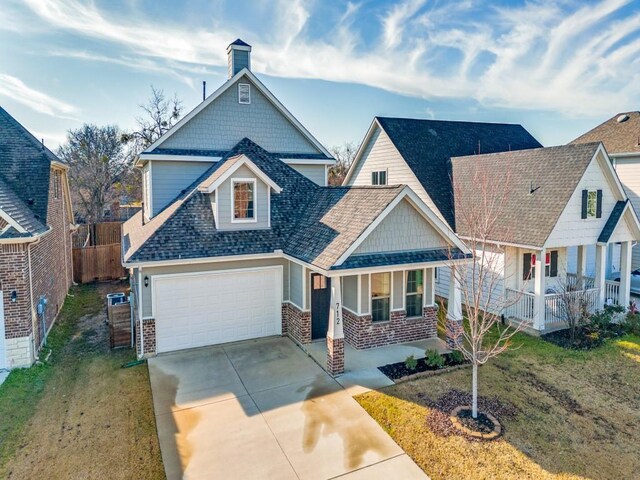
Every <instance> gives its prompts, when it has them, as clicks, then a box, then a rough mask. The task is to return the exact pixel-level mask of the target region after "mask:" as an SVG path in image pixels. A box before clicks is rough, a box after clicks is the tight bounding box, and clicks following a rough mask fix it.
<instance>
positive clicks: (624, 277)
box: [618, 242, 631, 308]
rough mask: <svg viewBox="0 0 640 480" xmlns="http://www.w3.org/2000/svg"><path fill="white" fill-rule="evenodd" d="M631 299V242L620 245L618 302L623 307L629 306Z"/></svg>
mask: <svg viewBox="0 0 640 480" xmlns="http://www.w3.org/2000/svg"><path fill="white" fill-rule="evenodd" d="M630 299H631V242H622V244H621V245H620V293H619V298H618V303H619V304H620V305H621V306H623V307H625V308H626V307H628V306H629V300H630Z"/></svg>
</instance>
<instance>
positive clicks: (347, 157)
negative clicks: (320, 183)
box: [328, 142, 358, 185]
mask: <svg viewBox="0 0 640 480" xmlns="http://www.w3.org/2000/svg"><path fill="white" fill-rule="evenodd" d="M330 150H331V154H332V155H333V156H334V157H335V159H336V164H335V165H334V166H333V167H331V168H329V178H328V182H329V185H342V182H343V181H344V178H345V177H346V175H347V172H348V171H349V167H351V164H352V163H353V160H354V158H355V156H356V152H357V151H358V146H357V145H356V144H355V143H353V142H346V143H344V144H342V145H340V146H335V147H331V149H330Z"/></svg>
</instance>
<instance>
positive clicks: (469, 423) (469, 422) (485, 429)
mask: <svg viewBox="0 0 640 480" xmlns="http://www.w3.org/2000/svg"><path fill="white" fill-rule="evenodd" d="M458 420H460V423H461V424H462V425H464V426H465V427H467V428H468V429H469V430H473V431H475V432H480V433H491V432H493V429H494V427H495V425H494V424H493V420H491V419H490V418H489V417H487V416H486V415H485V414H484V413H482V412H478V418H473V416H472V415H471V410H461V411H460V413H458Z"/></svg>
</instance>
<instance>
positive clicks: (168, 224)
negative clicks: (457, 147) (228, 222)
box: [123, 138, 404, 269]
mask: <svg viewBox="0 0 640 480" xmlns="http://www.w3.org/2000/svg"><path fill="white" fill-rule="evenodd" d="M239 154H244V155H246V156H247V157H248V158H249V159H250V160H251V161H252V162H253V163H254V164H255V165H256V166H257V167H258V168H260V169H261V170H262V171H263V172H264V173H265V174H266V175H268V176H269V177H270V178H271V179H272V180H273V181H274V182H275V183H276V184H278V185H279V186H280V187H281V188H282V192H281V193H279V194H272V195H271V228H269V229H261V230H239V231H219V230H217V229H216V227H215V219H214V216H213V211H212V208H211V203H210V200H209V198H208V197H207V195H206V194H204V193H202V192H200V191H199V190H198V189H197V187H198V185H199V184H200V183H202V182H203V181H205V180H206V179H208V178H210V177H211V176H212V175H214V173H215V172H216V170H218V169H224V168H225V167H224V165H225V163H226V162H227V161H233V159H234V158H236V157H237V155H239ZM403 188H404V187H403V186H401V185H396V186H384V187H321V186H319V185H316V184H315V183H313V182H312V181H311V180H309V179H308V178H307V177H305V176H303V175H301V174H299V173H298V172H296V171H295V170H294V169H292V168H291V167H289V166H288V165H286V164H285V163H283V162H282V161H281V160H279V159H278V158H277V157H275V156H274V155H272V154H270V153H269V152H267V151H265V150H263V149H262V148H260V147H259V146H258V145H256V144H255V143H253V142H252V141H251V140H249V139H246V138H245V139H243V140H242V141H241V142H240V143H239V144H238V145H236V147H234V149H233V150H232V151H230V152H229V153H228V154H227V155H226V156H225V157H224V158H223V159H221V160H220V161H219V162H217V163H216V164H215V165H213V166H212V167H211V168H210V169H208V170H207V171H206V172H205V173H204V174H203V175H202V176H201V177H200V178H199V179H198V180H196V181H195V182H194V183H193V184H192V185H191V186H190V187H189V188H188V189H187V191H186V193H184V194H182V195H180V196H179V197H178V198H176V199H175V201H174V202H173V203H171V204H170V205H169V206H168V207H167V208H166V209H164V210H163V211H162V212H160V213H159V214H158V215H157V216H156V217H154V218H153V219H152V220H151V221H150V222H148V223H147V224H146V225H143V224H142V212H139V213H137V214H136V215H135V216H134V217H132V218H131V219H130V220H129V221H127V222H126V223H125V224H124V226H123V237H124V241H123V250H124V259H125V261H127V262H136V261H160V260H177V259H189V258H202V257H216V256H227V255H239V254H259V253H271V252H273V251H275V250H283V251H284V252H285V253H287V254H288V255H291V256H293V257H295V258H298V259H300V260H303V261H305V262H308V263H311V264H313V265H316V266H318V267H320V268H325V269H328V268H330V267H331V266H332V265H333V264H334V263H335V262H336V260H338V259H339V258H340V256H341V255H342V254H343V253H344V252H345V251H346V250H347V249H348V248H349V247H350V246H351V245H352V244H353V242H354V241H355V240H356V239H357V238H358V237H359V236H360V235H361V234H362V233H363V232H364V230H365V229H366V228H367V227H368V226H369V225H370V224H371V222H373V220H374V219H375V218H376V217H377V216H378V215H379V214H380V213H381V212H382V211H383V210H384V209H385V208H386V207H387V206H388V205H389V204H390V203H391V202H392V201H393V200H394V199H395V198H396V197H397V196H398V195H399V194H400V193H401V192H402V190H403Z"/></svg>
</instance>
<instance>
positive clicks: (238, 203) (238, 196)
mask: <svg viewBox="0 0 640 480" xmlns="http://www.w3.org/2000/svg"><path fill="white" fill-rule="evenodd" d="M232 187H233V192H232V195H233V221H235V222H255V221H256V207H255V190H256V182H255V180H234V181H233V183H232Z"/></svg>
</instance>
